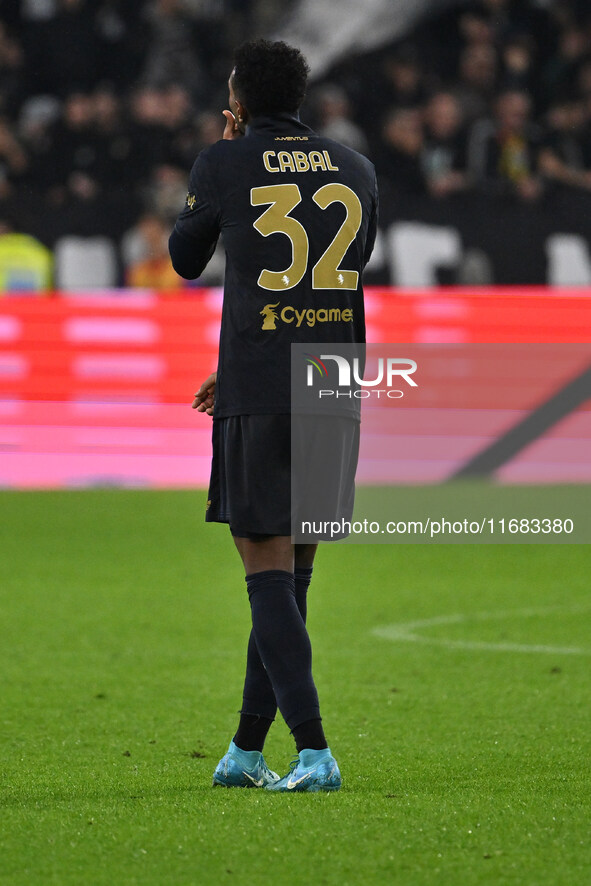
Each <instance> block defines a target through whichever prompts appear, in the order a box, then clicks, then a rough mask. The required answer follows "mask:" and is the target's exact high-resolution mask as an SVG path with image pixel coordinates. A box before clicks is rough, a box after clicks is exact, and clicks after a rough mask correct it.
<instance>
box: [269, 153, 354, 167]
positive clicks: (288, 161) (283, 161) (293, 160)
mask: <svg viewBox="0 0 591 886" xmlns="http://www.w3.org/2000/svg"><path fill="white" fill-rule="evenodd" d="M263 164H264V166H265V169H266V170H267V172H338V171H339V167H338V166H335V165H334V163H333V162H332V160H331V159H330V154H329V153H328V151H327V150H324V151H265V152H264V153H263Z"/></svg>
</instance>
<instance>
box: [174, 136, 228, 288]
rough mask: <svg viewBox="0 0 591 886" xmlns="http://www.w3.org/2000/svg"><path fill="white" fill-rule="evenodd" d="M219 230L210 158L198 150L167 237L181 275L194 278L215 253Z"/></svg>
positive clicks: (216, 197)
mask: <svg viewBox="0 0 591 886" xmlns="http://www.w3.org/2000/svg"><path fill="white" fill-rule="evenodd" d="M219 233H220V208H219V200H218V195H217V194H216V189H215V183H214V179H213V175H212V172H211V162H210V159H209V158H208V156H207V153H206V152H202V153H201V154H199V156H198V157H197V159H196V160H195V163H194V164H193V169H192V170H191V175H190V177H189V192H188V194H187V200H186V203H185V206H184V208H183V210H182V212H181V213H180V215H179V217H178V218H177V220H176V224H175V226H174V229H173V232H172V234H171V235H170V240H169V241H168V248H169V252H170V258H171V261H172V266H173V268H174V269H175V271H176V272H177V274H180V276H181V277H184V278H185V279H187V280H194V279H195V278H196V277H199V275H200V274H201V273H202V271H203V269H204V268H205V266H206V265H207V263H208V261H209V259H210V258H211V256H212V255H213V253H214V250H215V247H216V243H217V241H218V237H219Z"/></svg>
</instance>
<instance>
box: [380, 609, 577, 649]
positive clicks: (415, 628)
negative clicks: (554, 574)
mask: <svg viewBox="0 0 591 886" xmlns="http://www.w3.org/2000/svg"><path fill="white" fill-rule="evenodd" d="M590 610H591V603H589V604H588V605H581V606H570V607H569V606H545V607H539V608H528V609H511V610H506V611H501V612H474V613H471V614H466V613H458V614H456V615H438V616H435V617H434V618H424V619H420V620H419V621H407V622H402V623H401V624H393V625H383V626H381V627H377V628H374V629H373V630H372V634H373V635H374V636H375V637H381V638H382V639H384V640H392V641H394V642H404V643H424V644H427V645H429V646H443V647H445V648H447V649H478V650H488V651H492V652H541V653H545V654H549V655H591V648H589V649H586V648H583V647H580V646H547V645H545V644H539V643H505V642H502V643H488V642H485V641H481V640H450V639H448V638H446V637H429V636H423V634H422V633H419V632H422V631H423V630H424V629H426V628H431V627H436V626H438V625H452V624H453V625H456V624H470V623H473V622H482V621H506V620H509V619H513V618H533V617H537V616H546V615H554V614H559V613H561V612H564V613H570V614H575V613H578V612H581V613H583V612H589V611H590Z"/></svg>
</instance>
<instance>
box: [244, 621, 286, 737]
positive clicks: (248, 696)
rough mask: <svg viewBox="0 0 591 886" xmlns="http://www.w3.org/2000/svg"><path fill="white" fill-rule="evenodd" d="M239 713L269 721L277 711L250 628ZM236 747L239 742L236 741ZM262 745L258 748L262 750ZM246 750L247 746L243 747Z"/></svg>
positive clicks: (267, 677) (271, 688)
mask: <svg viewBox="0 0 591 886" xmlns="http://www.w3.org/2000/svg"><path fill="white" fill-rule="evenodd" d="M240 713H241V714H251V715H252V716H255V717H264V718H265V719H266V720H269V721H270V722H271V721H273V720H274V719H275V714H276V713H277V702H276V701H275V693H274V692H273V687H272V686H271V681H270V680H269V675H268V674H267V671H266V670H265V666H264V664H263V663H262V661H261V656H260V655H259V650H258V649H257V644H256V640H255V637H254V631H253V630H251V632H250V637H249V638H248V649H247V652H246V676H245V678H244V691H243V693H242V707H241V708H240ZM236 744H237V745H238V747H239V748H240V747H242V745H241V744H238V742H236ZM262 749H263V748H262V746H261V747H260V748H258V750H261V751H262ZM243 750H247V748H243Z"/></svg>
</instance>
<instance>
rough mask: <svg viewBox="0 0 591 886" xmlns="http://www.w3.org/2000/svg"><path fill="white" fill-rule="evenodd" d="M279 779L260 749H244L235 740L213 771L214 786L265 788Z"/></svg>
mask: <svg viewBox="0 0 591 886" xmlns="http://www.w3.org/2000/svg"><path fill="white" fill-rule="evenodd" d="M276 781H279V776H278V775H277V773H276V772H272V771H271V770H270V769H269V767H268V766H267V764H266V763H265V758H264V757H263V755H262V754H261V752H260V751H243V750H242V748H239V747H237V746H236V745H235V744H234V742H233V741H231V742H230V747H229V748H228V753H227V754H224V756H223V757H222V759H221V760H220V762H219V763H218V765H217V766H216V767H215V771H214V773H213V782H212V784H213V786H214V787H215V786H216V785H221V786H222V787H225V788H265V787H268V786H269V785H272V784H274V783H275V782H276Z"/></svg>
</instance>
